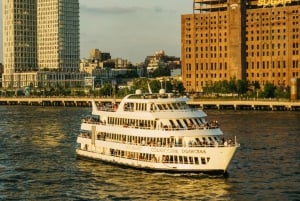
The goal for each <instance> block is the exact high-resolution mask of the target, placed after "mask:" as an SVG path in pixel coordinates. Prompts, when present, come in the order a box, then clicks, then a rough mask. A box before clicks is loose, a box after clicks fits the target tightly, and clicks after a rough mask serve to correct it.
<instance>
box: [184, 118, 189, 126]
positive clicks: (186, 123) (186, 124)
mask: <svg viewBox="0 0 300 201" xmlns="http://www.w3.org/2000/svg"><path fill="white" fill-rule="evenodd" d="M183 121H184V123H185V126H186V127H187V126H188V125H189V124H188V122H187V121H186V119H183Z"/></svg>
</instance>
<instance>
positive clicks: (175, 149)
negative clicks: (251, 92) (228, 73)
mask: <svg viewBox="0 0 300 201" xmlns="http://www.w3.org/2000/svg"><path fill="white" fill-rule="evenodd" d="M188 100H189V99H188V98H187V97H184V96H176V95H175V94H173V93H166V92H165V90H164V89H161V90H160V91H159V93H142V92H141V90H137V91H136V93H135V94H130V95H127V96H126V97H125V98H123V99H122V100H121V102H120V103H119V104H113V103H101V102H96V101H94V100H93V101H92V114H91V116H90V117H88V118H84V119H83V120H82V122H81V131H80V134H79V135H78V138H77V143H78V148H77V149H76V153H77V156H78V157H86V158H90V159H95V160H101V161H105V162H110V163H113V164H119V165H124V166H130V167H133V168H138V169H144V170H155V171H163V172H181V173H182V172H207V173H208V172H215V173H227V170H228V167H229V164H230V161H231V160H232V158H233V156H234V154H235V152H236V149H237V148H238V147H239V144H238V143H237V141H236V137H234V139H230V138H225V137H224V136H223V133H222V131H221V129H220V128H219V124H218V121H216V120H213V121H207V120H206V116H207V115H206V114H205V113H204V112H203V111H202V110H201V109H195V108H191V107H190V106H189V105H188V104H187V101H188Z"/></svg>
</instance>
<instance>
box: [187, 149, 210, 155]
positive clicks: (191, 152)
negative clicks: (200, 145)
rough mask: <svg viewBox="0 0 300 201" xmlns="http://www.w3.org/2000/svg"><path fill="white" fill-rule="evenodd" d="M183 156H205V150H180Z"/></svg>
mask: <svg viewBox="0 0 300 201" xmlns="http://www.w3.org/2000/svg"><path fill="white" fill-rule="evenodd" d="M182 153H183V154H206V151H205V150H202V149H182Z"/></svg>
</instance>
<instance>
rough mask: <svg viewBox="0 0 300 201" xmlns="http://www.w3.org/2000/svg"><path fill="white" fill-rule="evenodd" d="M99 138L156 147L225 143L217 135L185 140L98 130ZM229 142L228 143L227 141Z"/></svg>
mask: <svg viewBox="0 0 300 201" xmlns="http://www.w3.org/2000/svg"><path fill="white" fill-rule="evenodd" d="M80 136H81V137H85V138H90V139H91V134H89V133H81V134H80ZM96 139H97V140H103V141H113V142H118V143H126V144H133V145H141V146H155V147H174V146H175V147H201V146H216V145H225V144H224V143H225V141H224V140H219V139H218V137H216V136H209V137H202V138H193V139H190V140H189V141H184V140H183V138H182V137H170V138H162V137H161V138H155V137H138V136H131V135H123V134H116V133H106V132H98V133H97V136H96ZM226 144H227V143H226Z"/></svg>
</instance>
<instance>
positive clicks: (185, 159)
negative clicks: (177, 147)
mask: <svg viewBox="0 0 300 201" xmlns="http://www.w3.org/2000/svg"><path fill="white" fill-rule="evenodd" d="M183 159H184V164H188V158H187V156H184V157H183Z"/></svg>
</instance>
